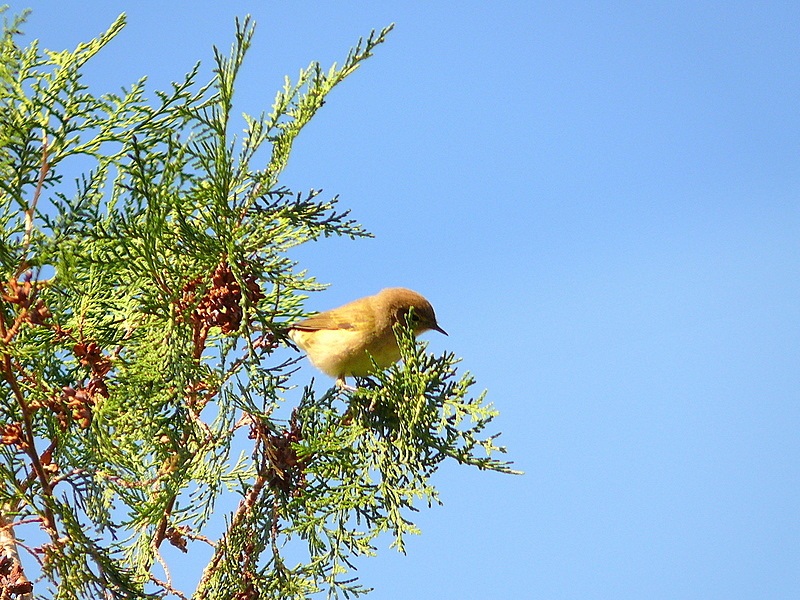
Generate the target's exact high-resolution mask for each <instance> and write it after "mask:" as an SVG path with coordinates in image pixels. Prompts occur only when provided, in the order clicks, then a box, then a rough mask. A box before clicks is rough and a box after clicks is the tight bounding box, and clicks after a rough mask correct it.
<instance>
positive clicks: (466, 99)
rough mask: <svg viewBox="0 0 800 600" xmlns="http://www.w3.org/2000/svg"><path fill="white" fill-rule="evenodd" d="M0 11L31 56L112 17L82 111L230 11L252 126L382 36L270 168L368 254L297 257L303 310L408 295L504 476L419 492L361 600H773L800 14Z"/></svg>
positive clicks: (794, 418)
mask: <svg viewBox="0 0 800 600" xmlns="http://www.w3.org/2000/svg"><path fill="white" fill-rule="evenodd" d="M24 6H32V7H33V8H34V9H35V12H34V13H33V15H32V17H31V19H30V21H29V23H28V25H27V26H26V32H27V34H28V36H29V37H38V38H40V39H41V40H42V44H43V45H44V46H46V47H49V48H54V49H61V48H64V47H74V45H75V44H76V43H77V42H79V41H82V40H86V39H89V38H90V37H92V36H94V35H96V34H97V33H99V32H100V31H102V30H104V29H105V28H106V27H107V26H108V24H110V23H111V21H112V20H113V19H114V18H115V17H116V15H117V14H118V13H119V12H121V11H123V10H125V11H127V13H128V18H129V25H128V27H127V28H126V30H125V31H124V32H123V33H122V34H121V35H120V36H119V38H118V39H117V40H116V41H115V42H113V44H112V45H111V46H110V47H109V48H108V49H107V50H106V51H105V52H104V53H102V54H101V55H100V56H99V57H97V58H96V59H95V61H94V62H93V63H92V64H91V67H90V79H89V81H90V82H91V84H92V85H93V89H94V90H95V91H98V92H99V91H106V90H114V89H117V88H118V87H119V86H122V85H125V84H128V83H130V82H133V81H135V80H136V79H138V78H139V77H140V76H142V75H148V76H149V78H150V82H151V87H150V90H152V89H154V88H158V89H161V88H165V87H166V86H167V85H168V84H169V82H170V81H172V80H178V79H180V78H181V76H182V75H183V74H184V73H185V72H186V71H187V70H189V69H190V68H191V66H192V65H193V64H194V62H195V61H197V60H202V61H203V63H204V65H205V66H206V67H207V68H210V65H211V60H210V59H211V46H212V44H217V45H219V46H220V47H222V48H224V49H226V50H227V48H228V47H229V45H230V42H231V40H232V34H233V21H234V17H235V16H236V15H244V14H246V13H248V12H249V13H252V14H253V16H254V18H255V20H256V21H257V22H258V31H257V36H256V39H255V44H254V46H253V48H252V51H251V53H250V54H249V56H248V59H247V63H246V68H245V69H244V70H243V72H242V75H241V79H240V81H239V86H238V94H239V96H238V101H239V104H238V106H239V108H240V109H241V110H242V111H249V112H254V113H258V112H260V111H261V110H262V109H268V108H269V106H270V105H271V102H272V100H273V98H274V94H275V91H276V90H277V89H278V88H279V86H280V85H281V84H282V77H283V75H284V74H290V75H296V73H297V71H298V69H299V68H300V67H303V66H306V65H307V64H308V63H309V62H310V61H311V60H319V61H321V62H322V63H323V64H324V65H328V64H330V63H331V62H333V61H341V60H342V59H343V57H344V56H345V54H346V52H347V50H348V49H349V48H350V46H351V45H352V44H353V43H354V42H355V41H356V40H357V39H358V37H359V36H362V35H366V34H368V33H369V31H370V30H371V29H373V28H381V27H383V26H385V25H387V24H388V23H390V22H395V23H396V24H397V26H396V30H395V31H394V32H393V33H392V34H391V36H390V38H389V40H388V42H387V43H386V44H385V45H384V46H383V47H381V48H379V49H378V51H377V55H376V56H375V57H374V58H372V59H371V60H370V61H368V62H367V63H366V64H365V65H364V67H363V68H362V69H361V70H360V71H359V72H358V73H357V74H356V75H354V76H353V77H352V78H351V79H350V80H348V81H346V82H345V83H344V84H343V85H342V86H341V87H340V88H338V89H337V90H336V91H335V92H334V93H333V94H332V95H331V96H330V98H329V102H328V104H327V105H326V106H325V107H324V108H323V110H322V111H321V112H320V113H319V114H318V116H317V117H316V118H315V121H314V122H313V123H312V124H311V125H310V126H309V127H308V129H307V130H306V131H304V133H303V135H302V139H301V140H300V142H299V143H298V145H297V146H296V149H295V153H294V154H293V158H292V160H291V163H290V166H289V168H288V170H287V172H286V177H285V180H284V183H286V184H287V185H289V186H292V187H295V188H297V189H308V188H311V187H314V188H324V189H325V191H326V192H330V193H331V194H333V193H338V194H340V195H341V198H342V201H341V202H342V206H344V207H347V208H351V209H352V210H353V214H354V215H355V217H356V218H358V219H359V220H360V221H361V222H362V223H363V224H365V225H366V227H367V228H368V229H370V230H371V231H373V232H374V233H375V234H376V236H377V237H376V239H374V240H364V241H358V242H351V241H347V240H328V241H323V242H322V243H320V244H316V245H312V246H310V247H309V248H307V249H305V250H303V251H302V252H299V253H298V258H299V259H300V260H301V261H302V264H303V265H304V266H305V267H307V268H308V269H309V270H310V271H311V272H312V273H314V274H315V275H316V276H317V277H318V278H319V279H320V280H321V281H325V282H330V283H331V284H332V285H331V287H330V288H329V290H327V291H326V292H323V293H320V294H318V295H316V296H315V297H313V298H311V299H310V300H309V303H308V306H309V309H325V308H330V307H333V306H337V305H339V304H341V303H343V302H345V301H347V300H350V299H352V298H354V297H357V296H361V295H365V294H369V293H373V292H375V291H377V290H379V289H380V288H382V287H386V286H393V285H403V286H408V287H411V288H414V289H416V290H418V291H420V292H422V293H423V294H425V295H426V296H427V297H428V298H429V299H430V300H431V301H432V303H433V304H434V306H435V308H436V310H437V314H438V316H439V319H440V322H441V324H442V325H443V327H444V328H445V329H447V330H448V332H449V333H450V337H448V338H445V337H443V336H436V335H434V334H432V335H430V336H428V338H429V339H430V341H431V348H432V349H433V350H434V351H441V350H443V349H450V350H453V351H455V352H456V353H457V354H458V355H459V356H462V357H463V358H464V360H463V368H464V369H468V370H470V371H472V372H473V373H475V374H476V376H477V378H478V381H479V385H480V386H481V388H483V387H485V388H488V390H489V398H490V399H491V400H492V401H493V402H494V403H495V405H496V406H497V407H498V408H499V409H500V410H501V413H502V414H501V417H500V418H499V419H498V421H497V424H498V428H499V429H500V430H502V431H503V436H502V438H501V441H502V442H504V443H505V444H506V445H507V446H508V448H509V451H510V457H511V458H512V459H513V460H515V461H516V464H517V466H518V467H519V468H521V469H523V470H525V472H526V475H525V476H524V477H509V476H500V475H495V474H486V473H480V472H478V471H474V470H470V469H466V468H459V467H456V466H450V467H446V468H444V469H443V470H442V471H441V472H440V473H439V475H438V476H437V477H436V483H437V484H438V485H439V487H440V490H441V496H442V499H443V500H444V503H445V504H444V506H443V507H437V508H434V509H432V510H423V512H422V513H420V514H419V515H418V522H419V524H420V525H421V526H422V528H423V535H422V536H419V537H415V538H413V539H411V540H409V544H408V549H409V555H408V556H401V555H397V554H396V553H394V551H390V550H388V549H387V548H385V547H384V548H383V550H382V552H381V554H380V555H379V557H378V558H376V559H364V560H361V561H360V562H359V563H358V565H359V574H360V576H361V577H362V581H363V583H365V584H366V585H372V586H375V587H376V588H377V590H376V591H375V593H374V594H372V595H371V596H369V597H370V598H374V599H378V600H381V599H396V598H439V599H442V600H449V599H453V600H455V599H463V598H491V599H508V598H536V599H547V600H550V599H553V600H561V599H580V600H588V599H594V598H597V599H610V598H613V599H631V600H633V599H637V600H638V599H641V598H648V599H650V600H653V599H664V600H667V599H670V600H671V599H676V598H680V599H682V600H691V599H697V600H711V599H720V600H723V599H724V600H731V599H749V598H770V599H772V600H776V599H796V598H798V597H800V391H799V390H800V371H799V370H798V366H800V305H799V304H798V299H800V235H799V234H800V203H799V202H798V200H799V199H800V4H798V3H796V2H661V3H656V2H646V3H644V2H605V3H604V2H577V3H576V2H552V3H540V2H522V1H519V2H461V3H458V5H457V6H454V5H452V4H449V3H444V2H440V3H430V2H395V3H389V2H372V3H365V2H351V1H342V2H192V3H188V2H166V1H163V0H162V1H160V2H151V1H146V2H143V1H140V2H129V3H121V2H100V1H98V0H92V1H83V2H72V1H61V2H45V1H36V2H28V3H26V4H17V3H15V4H14V5H13V6H12V10H18V9H21V8H23V7H24ZM206 72H207V71H206ZM308 374H309V376H310V375H311V374H312V372H311V370H310V367H309V371H308Z"/></svg>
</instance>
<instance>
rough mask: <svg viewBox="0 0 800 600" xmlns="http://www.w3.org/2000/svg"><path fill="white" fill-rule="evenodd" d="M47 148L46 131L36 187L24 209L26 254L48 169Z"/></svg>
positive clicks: (43, 137)
mask: <svg viewBox="0 0 800 600" xmlns="http://www.w3.org/2000/svg"><path fill="white" fill-rule="evenodd" d="M48 155H49V148H48V145H47V131H45V132H44V134H43V136H42V166H41V167H39V178H38V180H37V181H36V189H35V190H34V192H33V198H32V199H31V202H30V204H29V205H28V208H27V209H26V210H25V237H24V241H23V244H22V245H23V248H24V249H25V254H27V250H28V247H29V246H30V244H31V237H32V235H33V217H34V213H35V212H36V204H37V203H38V202H39V197H40V196H41V195H42V189H43V188H44V180H45V177H47V173H48V172H49V171H50V161H49V160H48Z"/></svg>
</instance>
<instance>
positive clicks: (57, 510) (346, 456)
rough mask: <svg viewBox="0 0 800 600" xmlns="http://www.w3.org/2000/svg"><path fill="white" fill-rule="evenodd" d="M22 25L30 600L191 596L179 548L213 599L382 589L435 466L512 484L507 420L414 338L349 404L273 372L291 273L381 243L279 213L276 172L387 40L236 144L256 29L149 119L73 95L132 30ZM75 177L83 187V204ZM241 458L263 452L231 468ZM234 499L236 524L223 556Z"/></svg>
mask: <svg viewBox="0 0 800 600" xmlns="http://www.w3.org/2000/svg"><path fill="white" fill-rule="evenodd" d="M23 22H24V16H23V17H20V18H16V19H12V20H10V21H8V20H7V22H6V25H5V29H4V32H3V38H2V42H1V44H2V55H1V57H0V86H2V92H1V94H2V95H1V96H0V103H1V105H0V140H1V141H2V144H0V282H1V283H0V286H2V300H0V370H2V385H0V435H2V438H0V442H1V443H0V456H1V457H2V458H1V459H0V547H2V548H4V549H5V554H6V556H8V557H10V558H9V559H7V560H11V561H12V562H14V563H15V564H19V562H20V559H21V564H22V565H23V566H25V568H26V569H27V571H29V572H30V571H31V569H34V573H35V569H36V560H28V559H27V555H23V556H18V554H17V553H18V552H19V549H20V548H22V547H23V546H21V545H20V544H19V543H17V542H16V541H15V540H14V537H13V535H16V536H17V537H19V536H28V537H32V538H33V539H34V540H36V543H37V546H38V551H37V552H36V553H35V554H36V555H37V556H38V557H40V558H41V560H42V563H41V567H40V571H41V575H42V578H43V580H42V581H40V582H38V583H36V593H37V594H38V595H40V596H41V597H52V598H59V599H65V600H66V599H78V598H98V597H119V598H145V597H165V596H167V595H170V594H173V595H178V596H182V594H181V592H179V591H178V590H176V589H174V586H173V583H172V580H171V578H170V575H169V565H167V562H166V561H165V559H164V557H163V556H162V552H161V548H162V543H163V542H164V541H168V542H170V543H171V544H172V545H174V546H176V547H177V548H179V549H181V550H184V551H191V550H192V549H194V548H195V547H196V546H198V545H205V544H208V545H210V546H211V548H212V558H211V560H210V561H209V563H208V565H207V566H206V569H205V571H204V573H203V575H202V578H201V580H200V581H199V583H198V585H197V589H196V591H195V593H194V596H193V597H195V598H198V599H202V598H208V599H215V600H216V599H223V598H232V599H234V598H235V599H238V600H243V599H249V598H305V597H307V596H309V595H312V594H315V593H318V592H322V593H327V594H328V595H329V596H334V597H338V596H340V595H344V596H346V597H347V596H350V595H357V594H359V593H363V592H365V591H367V590H365V588H363V587H361V586H359V585H358V583H357V582H356V581H355V580H354V579H353V578H352V575H349V573H350V570H351V567H352V561H353V560H354V559H355V557H357V556H360V555H372V554H374V553H375V551H376V546H375V541H376V538H377V537H378V536H380V535H381V534H384V533H385V534H388V535H390V536H392V538H393V540H394V541H393V545H394V546H396V547H397V548H398V549H399V550H401V551H402V550H403V549H404V536H405V535H406V534H408V533H416V532H417V529H416V527H415V526H414V524H413V523H412V522H411V521H410V520H409V516H410V512H411V511H414V510H416V509H417V508H416V506H415V503H425V504H428V505H430V504H432V503H434V502H438V501H439V500H438V496H437V493H436V490H435V488H434V487H433V485H432V484H431V482H430V477H431V475H432V474H433V473H434V472H435V471H436V469H437V467H438V466H439V464H440V463H441V462H442V461H444V460H445V459H448V458H450V459H454V460H455V461H457V462H459V463H464V464H471V465H474V466H477V467H478V468H480V469H491V470H497V471H504V472H510V469H509V466H508V464H507V463H505V462H502V461H499V460H497V459H495V458H493V457H492V453H494V452H496V451H502V448H499V447H497V446H495V445H494V438H495V436H492V435H489V436H485V437H484V436H483V431H484V429H485V428H486V427H487V425H489V423H490V422H491V420H492V418H493V417H494V416H495V414H496V413H495V412H494V411H493V410H492V409H491V407H490V406H488V405H486V404H485V403H484V397H483V394H481V395H478V396H477V397H474V396H472V395H470V388H471V387H472V386H473V384H474V381H473V379H472V377H471V376H470V375H469V374H466V375H463V376H461V377H460V378H459V377H458V376H457V373H456V370H455V364H456V362H457V360H456V358H455V357H454V355H452V354H450V353H447V354H444V355H442V356H439V357H433V356H431V355H429V354H427V353H426V351H425V346H424V345H419V344H415V342H414V340H413V337H412V336H411V335H410V334H409V333H408V329H406V328H399V329H398V330H397V335H398V336H399V337H398V339H399V340H400V342H401V347H402V353H403V357H404V361H403V363H402V364H401V365H396V366H393V367H392V368H390V369H388V370H386V371H385V372H382V373H379V374H378V375H377V376H376V378H375V380H374V381H363V382H361V383H362V385H363V386H364V387H362V388H360V389H359V391H358V392H356V393H354V394H353V395H352V396H349V395H345V394H344V392H341V391H338V390H329V391H328V392H326V393H325V394H324V395H322V396H321V397H317V396H316V395H315V393H314V392H313V390H312V389H311V388H310V387H307V388H305V389H304V390H302V392H301V391H300V390H297V389H295V388H294V387H293V386H292V385H291V383H290V381H289V378H290V376H291V374H292V373H293V372H294V370H295V369H296V368H295V367H294V363H295V362H296V359H288V360H283V361H281V360H279V359H278V358H277V357H278V354H279V353H278V352H277V350H278V348H279V347H281V346H283V345H285V327H286V324H287V323H290V322H292V321H294V320H295V319H297V318H299V317H300V316H302V315H303V310H302V301H303V299H304V297H305V296H304V295H303V294H304V293H307V292H309V291H314V290H318V289H321V286H320V285H319V284H317V283H316V282H315V281H314V279H313V278H312V277H310V276H309V275H307V274H306V273H305V272H304V271H302V270H299V269H298V265H297V264H295V263H294V262H293V261H292V260H290V259H289V258H288V256H287V250H289V249H290V248H292V247H293V246H296V245H298V244H303V243H306V242H312V241H315V240H318V239H319V238H321V237H326V236H331V235H339V236H342V235H343V236H348V237H351V238H358V237H362V236H366V235H369V234H368V233H367V232H365V231H364V230H363V229H362V227H361V226H360V225H359V224H357V223H356V222H355V221H353V220H352V219H350V218H349V215H348V212H347V211H338V210H337V206H336V203H337V198H330V199H322V198H321V194H320V193H319V192H318V191H315V190H311V191H309V192H305V193H303V192H294V191H291V190H288V189H285V188H283V187H282V186H281V185H280V183H279V177H280V174H281V172H282V171H283V169H284V167H285V166H286V164H287V160H288V157H289V154H290V152H291V149H292V145H293V143H294V140H295V139H296V137H297V135H298V134H299V132H300V131H301V130H302V128H303V127H304V126H305V125H306V124H307V123H308V122H309V120H310V119H311V118H312V117H313V116H314V115H315V114H316V112H317V111H318V110H319V109H320V107H321V106H322V105H323V102H324V100H325V97H326V95H327V94H328V93H329V92H330V91H331V90H332V89H333V87H334V86H336V85H337V84H339V83H340V82H341V81H342V80H343V79H344V78H345V77H347V76H348V75H350V74H351V73H353V72H354V71H355V70H356V68H357V67H358V66H359V65H360V64H361V62H363V61H364V60H365V59H367V58H369V57H370V56H371V55H372V52H373V50H374V49H375V47H376V46H377V45H378V44H380V43H382V42H383V41H384V39H385V37H386V35H387V34H388V32H389V31H390V29H391V27H387V28H386V29H384V30H382V31H381V32H379V33H375V32H373V33H372V34H371V35H370V36H369V37H368V38H367V39H366V40H362V41H359V43H358V45H357V46H356V47H355V48H354V49H353V50H351V52H350V53H349V54H348V55H347V57H346V59H345V61H344V62H343V63H342V65H341V66H337V65H334V66H332V67H331V68H330V69H329V70H327V71H324V70H323V69H322V68H321V67H320V65H319V64H318V63H312V64H311V65H310V66H309V67H308V68H306V69H303V70H301V72H300V75H299V77H298V78H297V80H296V81H294V82H292V81H290V80H289V79H288V78H287V80H286V83H285V85H284V88H283V89H282V90H281V91H280V92H279V93H278V94H277V97H276V100H275V103H274V104H273V107H272V111H271V112H270V113H268V114H266V113H265V114H262V115H260V116H257V117H256V116H249V115H245V116H244V122H245V125H246V127H245V132H244V134H243V135H242V136H241V137H239V138H237V137H236V136H233V135H231V134H230V132H229V130H230V128H231V121H232V119H234V118H236V116H235V114H234V112H233V95H234V84H235V81H236V76H237V73H238V71H239V69H240V66H241V64H242V61H243V60H244V57H245V54H246V52H247V49H248V48H249V46H250V43H251V40H252V36H253V32H254V27H253V24H252V23H251V22H250V21H249V19H244V20H243V21H241V22H237V23H236V35H235V41H234V43H233V46H232V49H231V51H230V53H229V54H228V55H225V54H223V53H221V52H219V51H218V50H216V49H215V50H214V64H215V68H214V72H213V79H212V80H211V81H210V82H209V83H207V84H204V85H202V84H199V83H198V82H197V80H198V77H199V72H200V70H199V67H198V66H196V67H195V68H194V69H192V70H191V71H190V72H189V73H188V74H187V75H186V77H185V78H184V79H183V80H182V81H180V82H178V83H174V84H173V85H172V87H171V89H169V90H168V91H165V92H156V93H155V101H153V102H151V101H148V100H147V99H146V98H145V82H144V80H142V81H139V82H137V83H135V84H134V85H132V86H130V88H128V89H123V90H121V91H120V92H119V93H109V94H104V95H101V96H96V95H94V94H93V93H92V92H91V91H90V90H89V89H88V88H87V87H86V86H85V85H84V84H83V83H82V67H83V65H84V64H85V63H86V61H88V60H89V59H91V58H92V57H93V56H94V55H95V54H97V53H98V52H99V51H100V50H102V49H103V47H104V46H105V45H106V44H108V43H109V42H111V40H112V39H113V38H114V36H115V35H116V34H117V33H118V32H119V31H120V30H121V29H122V27H123V26H124V24H125V18H124V16H120V17H119V18H118V19H117V20H116V21H115V22H114V23H113V24H112V25H111V27H110V28H109V29H108V31H107V32H106V33H104V34H102V35H101V36H99V37H98V38H97V39H95V40H92V41H91V42H89V43H86V44H81V45H79V46H78V47H77V48H76V49H75V50H74V51H62V52H51V51H41V50H40V49H39V47H38V44H37V43H36V42H33V43H32V44H30V45H29V46H28V47H27V48H24V49H21V48H19V47H18V46H17V45H16V39H17V38H18V35H19V28H20V27H21V26H22V24H23ZM262 148H265V149H267V152H266V153H265V152H261V153H259V150H261V149H262ZM265 154H266V155H267V156H268V161H267V163H266V165H259V164H257V161H258V157H260V156H264V155H265ZM70 169H72V170H77V171H79V172H81V173H82V175H80V176H79V177H78V179H77V180H76V181H75V184H74V187H73V186H70V185H67V184H66V183H65V182H64V180H63V178H64V175H63V174H64V173H65V172H69V170H70ZM293 402H294V403H295V404H294V405H293ZM292 407H293V408H292ZM289 413H291V414H290V415H289ZM245 433H247V436H246V438H247V439H246V440H245V439H244V438H245V435H244V434H245ZM237 444H238V445H239V447H241V446H242V444H247V446H248V447H249V451H248V452H245V453H244V454H243V455H242V456H240V457H239V458H234V456H233V452H234V451H233V448H234V447H235V446H236V445H237ZM230 492H233V493H236V494H239V495H240V496H241V501H240V503H239V506H238V508H236V510H234V511H233V512H232V513H231V514H230V515H228V516H227V517H226V521H225V523H226V526H225V533H224V534H223V535H222V536H221V537H220V538H219V539H218V540H216V541H212V540H209V539H208V538H206V537H205V534H206V532H207V531H208V528H209V525H213V524H214V523H215V522H216V521H219V520H220V519H221V517H220V516H219V514H218V511H216V512H215V508H216V503H217V500H218V499H219V498H220V497H221V496H222V495H223V494H226V493H230ZM288 556H291V557H292V558H291V560H290V559H289V558H287V557H288ZM298 556H299V557H301V558H298ZM2 560H6V559H2V558H0V562H2ZM4 564H5V563H4ZM4 564H0V571H2V569H3V568H5V567H4ZM8 564H11V563H8ZM15 573H16V572H15ZM14 577H16V578H17V579H16V583H14V585H19V586H22V587H18V588H14V589H12V588H11V587H7V589H5V590H2V591H4V592H9V593H11V592H14V593H24V592H25V591H26V589H25V587H24V586H25V585H28V584H25V582H24V576H23V575H22V574H21V573H16V574H15V575H14ZM3 581H6V582H8V581H10V580H9V579H8V578H7V579H6V580H3ZM12 583H13V582H12ZM3 585H7V586H10V585H11V583H7V584H4V583H0V587H2V586H3ZM48 586H49V588H48Z"/></svg>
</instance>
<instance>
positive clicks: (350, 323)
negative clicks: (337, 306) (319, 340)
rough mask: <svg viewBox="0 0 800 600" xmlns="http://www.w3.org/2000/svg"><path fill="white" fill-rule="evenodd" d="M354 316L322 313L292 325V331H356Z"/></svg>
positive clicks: (356, 324)
mask: <svg viewBox="0 0 800 600" xmlns="http://www.w3.org/2000/svg"><path fill="white" fill-rule="evenodd" d="M353 316H354V315H340V314H337V313H335V312H323V313H319V314H318V315H313V316H311V317H309V318H307V319H303V320H302V321H299V322H297V323H294V324H293V325H292V327H291V328H292V329H300V330H301V331H318V330H320V329H357V328H358V323H357V322H355V321H356V320H357V319H355V320H354V319H353V318H352V317H353Z"/></svg>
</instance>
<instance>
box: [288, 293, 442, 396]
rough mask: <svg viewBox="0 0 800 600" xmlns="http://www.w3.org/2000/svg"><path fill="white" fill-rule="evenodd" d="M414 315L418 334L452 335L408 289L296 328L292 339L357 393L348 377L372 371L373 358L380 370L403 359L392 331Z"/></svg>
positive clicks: (352, 304)
mask: <svg viewBox="0 0 800 600" xmlns="http://www.w3.org/2000/svg"><path fill="white" fill-rule="evenodd" d="M412 309H413V310H412ZM409 312H411V324H412V326H413V328H414V335H419V334H420V333H423V332H424V331H428V330H431V329H433V330H435V331H438V332H440V333H443V334H445V335H447V332H446V331H445V330H444V329H442V328H441V327H439V324H438V323H437V322H436V315H435V314H434V312H433V307H432V306H431V304H430V302H428V301H427V300H426V299H425V298H424V297H422V296H421V295H420V294H418V293H417V292H414V291H411V290H408V289H405V288H387V289H385V290H381V291H380V292H378V293H377V294H375V295H374V296H367V297H366V298H360V299H358V300H354V301H353V302H349V303H348V304H345V305H344V306H340V307H339V308H334V309H332V310H328V311H325V312H322V313H319V314H317V315H314V316H312V317H309V318H308V319H305V320H303V321H300V322H298V323H295V324H294V325H292V326H291V327H290V328H289V337H290V338H291V339H292V340H294V342H295V343H296V344H297V345H298V346H300V348H302V349H303V350H304V351H305V353H306V354H307V355H308V358H309V360H311V363H312V364H313V365H314V366H315V367H317V368H318V369H319V370H320V371H322V372H323V373H326V374H327V375H330V376H331V377H334V378H336V385H337V386H339V387H341V388H344V389H349V390H353V389H354V388H352V387H350V386H348V385H347V383H346V381H345V377H365V376H367V375H369V374H370V373H371V372H373V371H374V366H373V364H372V362H371V361H370V356H371V357H372V359H373V360H374V361H375V363H376V364H377V365H378V366H379V367H380V368H381V369H383V368H386V367H388V366H389V365H391V364H392V363H395V362H397V361H398V360H399V359H400V349H399V348H398V347H397V339H396V338H395V335H394V330H393V329H392V326H393V325H394V324H395V323H398V322H400V323H402V322H405V318H406V315H407V314H408V313H409Z"/></svg>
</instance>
